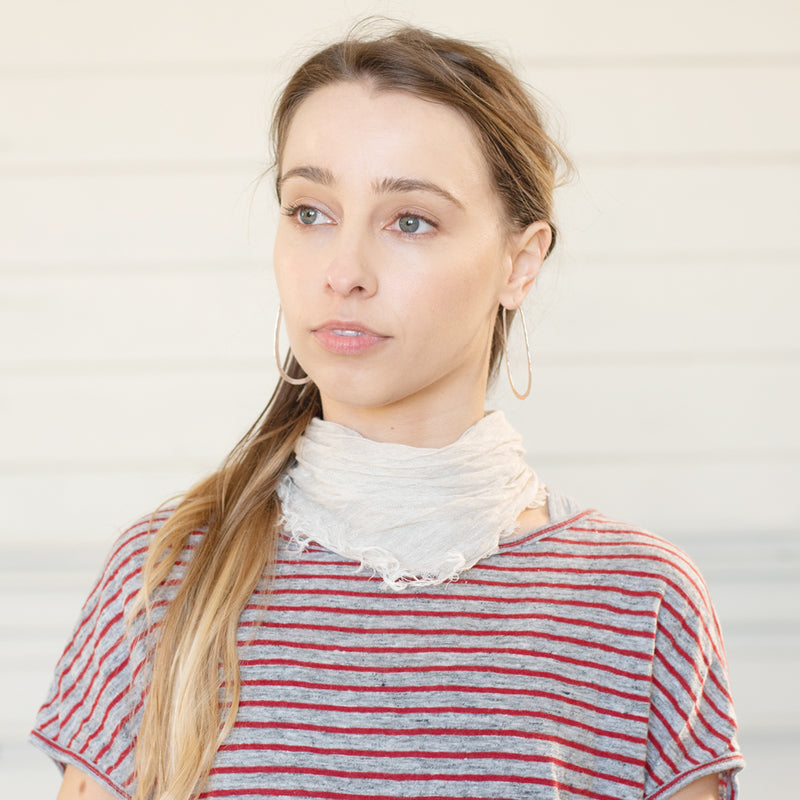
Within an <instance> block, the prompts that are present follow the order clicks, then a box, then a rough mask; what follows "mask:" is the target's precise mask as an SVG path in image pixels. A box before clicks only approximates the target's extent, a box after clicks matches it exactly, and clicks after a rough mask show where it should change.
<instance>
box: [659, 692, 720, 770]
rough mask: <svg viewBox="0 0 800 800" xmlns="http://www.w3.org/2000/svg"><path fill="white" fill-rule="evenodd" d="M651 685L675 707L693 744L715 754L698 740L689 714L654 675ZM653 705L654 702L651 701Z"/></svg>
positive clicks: (711, 754)
mask: <svg viewBox="0 0 800 800" xmlns="http://www.w3.org/2000/svg"><path fill="white" fill-rule="evenodd" d="M653 687H654V688H655V689H657V690H658V691H659V692H660V693H661V695H662V696H663V697H664V698H665V699H666V700H667V701H668V702H669V704H670V705H671V706H672V707H673V708H674V709H675V713H676V714H677V715H678V718H679V719H681V720H683V722H684V729H685V730H687V731H688V732H689V735H690V736H691V737H692V739H694V742H695V744H696V745H697V746H698V747H699V748H700V749H701V750H705V751H706V753H708V754H709V755H710V756H713V755H716V753H715V752H714V751H713V750H712V749H711V748H710V747H708V745H706V744H704V743H703V742H701V741H700V739H699V738H698V736H697V734H696V733H695V731H694V726H693V725H692V724H691V723H690V721H689V716H688V715H687V714H686V713H684V711H683V709H682V708H681V707H680V706H679V705H678V702H677V700H675V697H674V695H673V694H672V693H671V692H670V691H668V689H667V687H666V686H664V684H663V683H661V681H659V680H658V679H657V678H656V677H655V676H653ZM653 705H655V703H653Z"/></svg>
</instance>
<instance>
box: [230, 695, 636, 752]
mask: <svg viewBox="0 0 800 800" xmlns="http://www.w3.org/2000/svg"><path fill="white" fill-rule="evenodd" d="M295 706H304V704H302V703H297V704H292V708H294V707H295ZM269 707H270V708H285V706H284V705H283V704H278V703H275V704H270V705H269ZM326 708H327V707H321V706H317V705H314V706H308V705H307V704H305V707H304V709H303V710H313V711H320V710H325V709H326ZM329 708H334V709H339V710H342V711H348V710H349V708H347V707H344V706H339V707H337V706H331V707H329ZM387 710H388V711H389V712H390V713H391V712H396V711H397V709H395V708H389V709H387ZM404 711H408V710H407V709H405V710H404ZM420 711H422V712H423V713H434V710H432V709H416V710H414V711H413V712H411V711H408V713H415V714H416V713H420ZM465 711H466V712H469V713H470V714H474V713H475V709H460V710H459V709H448V712H452V713H463V712H465ZM485 711H487V712H488V711H489V709H485ZM516 716H521V715H520V714H516ZM526 716H531V715H529V714H528V715H526ZM292 724H293V723H278V722H276V723H274V725H270V727H278V726H287V727H290V728H291V725H292ZM236 727H240V725H239V723H238V722H237V725H236ZM309 727H310V728H312V727H315V726H309ZM316 727H319V726H316ZM352 730H353V729H352V728H350V727H346V728H345V727H342V728H335V729H333V730H328V731H326V732H335V733H337V734H345V735H346V734H348V733H352ZM374 730H375V731H378V733H377V734H376V735H379V736H382V737H383V738H389V737H404V736H413V735H419V734H421V733H422V734H424V735H425V736H466V737H469V738H473V737H474V738H477V737H489V738H498V737H499V738H505V737H511V738H516V739H534V740H535V741H537V742H549V743H551V744H557V745H559V746H560V747H566V748H569V749H571V750H578V751H580V752H583V753H589V754H590V755H592V756H595V757H596V758H608V759H611V760H613V761H619V762H621V763H624V764H632V765H633V766H635V767H643V766H644V763H645V762H644V759H641V758H632V757H630V756H626V755H624V754H623V753H619V752H617V751H609V750H599V749H597V748H595V747H589V746H588V745H585V744H583V743H581V742H576V741H572V740H570V739H566V738H564V737H561V736H555V735H551V734H547V733H544V732H542V731H519V730H514V729H513V728H502V729H499V730H498V729H496V728H420V729H413V728H409V729H395V728H392V729H386V728H376V729H374ZM635 741H636V743H637V744H638V743H639V741H640V740H635ZM641 741H643V740H641ZM260 749H268V750H275V749H285V748H283V747H282V746H281V745H279V744H277V743H276V744H257V743H250V742H248V743H243V744H226V745H223V746H222V747H220V750H260ZM325 752H328V751H327V750H326V751H325Z"/></svg>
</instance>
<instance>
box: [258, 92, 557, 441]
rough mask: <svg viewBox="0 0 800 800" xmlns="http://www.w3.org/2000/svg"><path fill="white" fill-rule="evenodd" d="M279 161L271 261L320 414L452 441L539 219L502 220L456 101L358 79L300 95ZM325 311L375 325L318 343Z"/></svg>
mask: <svg viewBox="0 0 800 800" xmlns="http://www.w3.org/2000/svg"><path fill="white" fill-rule="evenodd" d="M398 120H402V123H403V124H402V125H398ZM280 170H281V172H280V174H281V206H282V214H281V217H280V222H279V225H278V233H277V237H276V242H275V250H274V264H275V276H276V280H277V283H278V288H279V291H280V295H281V302H282V306H283V311H284V318H285V320H286V327H287V330H288V333H289V340H290V342H291V345H292V350H293V352H294V354H295V356H296V357H297V359H298V361H299V362H300V364H301V365H302V366H303V368H304V369H305V370H306V372H307V373H308V374H310V375H311V376H312V377H313V378H314V381H315V383H316V384H317V386H318V387H319V389H320V393H321V396H322V407H323V414H324V417H325V419H328V420H331V421H333V422H338V423H340V424H342V425H346V426H347V427H349V428H352V429H354V430H357V431H358V432H359V433H361V434H362V435H364V436H366V437H368V438H371V439H374V440H377V441H392V442H400V443H403V444H409V445H415V446H418V447H440V446H443V445H445V444H449V443H450V442H453V441H455V439H457V438H458V437H459V436H460V435H461V434H462V433H463V432H464V431H465V430H466V429H467V428H468V427H470V426H471V425H473V424H474V423H475V422H477V421H478V420H479V419H480V418H481V417H482V416H483V412H484V398H485V393H486V382H487V372H488V359H489V347H490V343H491V335H492V329H493V325H494V319H495V314H496V312H497V309H498V306H499V304H503V305H505V306H507V307H508V308H516V307H517V306H518V305H519V304H520V303H521V302H522V300H523V298H524V297H525V294H526V293H527V292H528V290H529V289H530V287H531V284H532V283H533V279H534V278H535V277H536V274H537V272H538V270H539V267H540V266H541V263H542V260H543V258H544V254H545V253H546V252H547V247H548V245H549V243H550V229H549V226H548V225H547V224H546V223H543V222H537V223H534V224H533V225H531V226H530V227H529V228H527V229H525V230H524V231H521V232H511V231H510V230H509V228H508V225H507V224H506V222H505V219H504V214H503V210H502V206H501V204H500V200H499V199H498V197H497V195H496V193H495V192H494V190H493V187H492V184H491V181H490V177H489V170H488V166H487V164H486V163H485V160H484V158H483V154H482V152H481V150H480V148H479V146H478V143H477V140H476V138H475V136H474V134H473V133H472V129H471V128H470V126H469V124H468V123H467V122H466V120H465V119H464V118H463V117H462V116H461V115H460V114H459V113H458V112H456V111H454V110H453V109H450V108H447V107H445V106H441V105H438V104H434V103H430V102H427V101H424V100H420V99H417V98H415V97H413V96H412V95H410V94H407V93H402V92H375V91H374V90H373V89H372V87H370V86H369V85H368V84H365V83H362V82H347V83H338V84H334V85H331V86H327V87H325V88H323V89H320V90H317V91H316V92H314V93H313V94H312V95H311V96H310V97H309V98H308V99H307V100H305V101H304V103H303V104H302V105H301V106H300V108H299V109H298V111H297V113H296V116H295V118H294V119H293V121H292V123H291V125H290V128H289V133H288V137H287V142H286V148H285V151H284V154H283V159H282V163H281V165H280ZM419 186H423V187H426V188H415V187H419ZM430 187H436V188H430ZM408 223H411V227H416V230H415V232H413V233H410V232H407V231H404V230H403V228H404V227H408ZM330 320H337V321H340V322H342V323H343V325H341V326H340V327H342V328H344V327H351V328H354V329H355V328H359V327H363V328H367V329H369V330H370V331H373V332H375V333H377V334H379V339H378V341H377V342H376V343H375V344H374V345H373V346H371V347H369V348H368V349H367V350H366V351H364V352H359V353H334V352H330V351H329V350H328V349H326V347H325V346H324V343H321V342H320V337H319V335H318V331H319V330H320V327H321V326H323V325H324V323H326V322H327V321H330Z"/></svg>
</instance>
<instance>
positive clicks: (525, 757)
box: [211, 745, 641, 787]
mask: <svg viewBox="0 0 800 800" xmlns="http://www.w3.org/2000/svg"><path fill="white" fill-rule="evenodd" d="M237 749H239V750H242V749H251V750H259V751H272V752H281V753H308V754H314V755H321V756H348V757H353V758H415V759H428V758H430V759H442V758H446V759H450V760H454V761H460V760H472V759H484V758H491V759H494V760H498V761H500V760H503V761H522V762H527V763H535V764H551V765H555V766H558V767H559V768H561V769H563V770H568V771H569V772H575V773H577V774H579V775H590V776H591V777H592V778H594V779H595V780H602V781H608V782H609V783H621V784H622V785H623V786H632V787H636V786H640V785H641V784H640V783H639V782H638V781H632V780H630V779H628V778H621V777H619V776H616V775H610V774H608V773H605V772H600V771H599V770H590V769H587V768H586V767H578V766H575V765H573V764H571V763H569V762H568V761H562V760H561V759H559V758H554V757H551V756H543V755H535V754H533V753H509V752H506V751H501V750H473V751H461V750H458V751H455V750H375V749H371V750H359V749H352V748H336V747H332V748H327V747H310V746H303V745H259V746H257V747H253V748H237ZM239 772H246V773H262V772H265V773H266V772H272V767H261V766H247V767H242V766H233V767H216V768H214V769H212V770H211V774H212V775H214V774H239ZM298 772H305V770H304V769H302V768H298ZM356 774H358V775H359V776H360V775H361V774H362V773H360V772H359V773H356ZM415 774H416V773H415ZM478 774H479V775H482V773H478ZM420 777H421V778H422V779H424V773H421V774H420ZM457 777H461V776H457ZM469 777H470V779H471V778H472V773H469Z"/></svg>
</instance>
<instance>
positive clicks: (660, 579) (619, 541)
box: [531, 510, 710, 608]
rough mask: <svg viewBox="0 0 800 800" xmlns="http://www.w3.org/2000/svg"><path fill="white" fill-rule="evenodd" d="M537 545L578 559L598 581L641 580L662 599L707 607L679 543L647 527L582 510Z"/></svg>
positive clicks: (703, 588) (699, 581) (703, 586)
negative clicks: (676, 543) (668, 598)
mask: <svg viewBox="0 0 800 800" xmlns="http://www.w3.org/2000/svg"><path fill="white" fill-rule="evenodd" d="M538 549H539V550H540V552H541V551H542V550H547V551H549V552H551V553H552V554H553V555H554V556H560V557H561V558H562V559H564V560H565V561H573V562H576V563H582V564H583V565H584V566H585V567H586V568H588V569H589V570H590V571H591V572H593V573H595V575H596V577H597V579H598V580H603V579H604V578H607V579H609V580H624V582H625V583H626V584H629V585H635V584H646V585H647V586H648V587H649V588H650V589H651V590H654V591H657V592H658V593H659V594H660V595H661V596H662V597H671V598H683V599H684V602H688V603H690V604H692V605H697V606H701V607H704V608H709V607H710V600H709V597H708V590H707V588H706V584H705V581H704V580H703V576H702V574H701V573H700V570H699V569H698V567H697V565H696V564H695V563H694V561H693V560H692V559H691V557H690V556H689V555H687V554H686V553H685V552H684V551H683V550H682V549H681V548H680V547H678V546H677V545H675V544H673V543H672V542H670V541H669V540H668V539H665V538H664V537H663V536H660V535H658V534H655V533H653V532H651V531H649V530H647V529H646V528H642V527H639V526H636V525H631V524H629V523H626V522H621V521H618V520H614V519H611V518H609V517H607V516H605V515H604V514H601V513H600V512H598V511H594V510H584V511H581V512H579V513H577V514H574V515H573V516H572V517H570V518H568V519H565V520H562V521H560V522H559V523H557V524H555V525H554V526H551V528H550V530H549V531H548V532H547V533H546V534H545V536H544V537H543V538H542V539H541V541H540V542H539V547H538ZM531 554H532V555H535V550H534V551H532V552H531Z"/></svg>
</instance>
